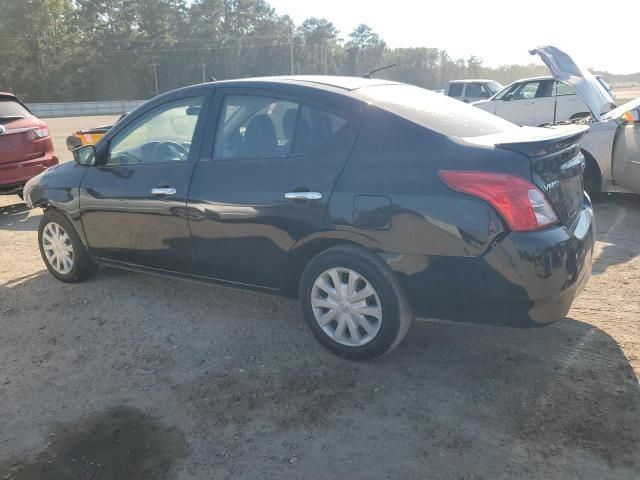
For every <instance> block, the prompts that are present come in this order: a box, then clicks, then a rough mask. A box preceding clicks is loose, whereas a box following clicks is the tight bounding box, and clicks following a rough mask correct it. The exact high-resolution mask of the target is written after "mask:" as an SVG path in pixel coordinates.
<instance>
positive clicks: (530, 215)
mask: <svg viewBox="0 0 640 480" xmlns="http://www.w3.org/2000/svg"><path fill="white" fill-rule="evenodd" d="M439 174H440V178H441V179H442V181H443V182H444V183H445V185H447V186H448V187H449V188H451V189H452V190H455V191H456V192H461V193H466V194H468V195H472V196H474V197H478V198H481V199H482V200H484V201H486V202H488V203H489V204H490V205H491V206H493V207H494V208H495V209H496V210H497V211H498V213H499V214H500V215H501V216H502V218H503V219H504V221H505V222H506V223H507V225H508V226H509V228H510V229H511V230H513V231H515V232H526V231H531V230H539V229H541V228H544V227H547V226H549V225H553V224H556V223H558V216H557V215H556V212H555V210H554V209H553V207H552V206H551V204H550V203H549V200H548V199H547V197H546V196H545V195H544V193H542V191H541V190H540V189H539V188H538V187H536V186H535V185H534V184H533V183H531V182H530V181H528V180H525V179H524V178H522V177H517V176H515V175H509V174H505V173H496V172H482V171H467V170H441V171H440V172H439Z"/></svg>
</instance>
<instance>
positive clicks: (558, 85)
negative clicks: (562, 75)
mask: <svg viewBox="0 0 640 480" xmlns="http://www.w3.org/2000/svg"><path fill="white" fill-rule="evenodd" d="M553 87H554V92H553V95H554V96H556V97H564V96H566V95H575V94H576V89H575V88H574V86H573V85H569V84H568V83H562V82H554V85H553Z"/></svg>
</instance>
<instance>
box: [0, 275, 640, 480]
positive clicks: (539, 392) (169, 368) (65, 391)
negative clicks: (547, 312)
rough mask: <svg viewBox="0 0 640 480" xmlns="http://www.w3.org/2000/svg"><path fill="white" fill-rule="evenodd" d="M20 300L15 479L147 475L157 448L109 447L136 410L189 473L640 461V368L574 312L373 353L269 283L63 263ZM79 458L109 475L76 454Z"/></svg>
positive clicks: (27, 287)
mask: <svg viewBox="0 0 640 480" xmlns="http://www.w3.org/2000/svg"><path fill="white" fill-rule="evenodd" d="M35 293H37V295H38V302H37V304H34V303H33V302H31V301H30V299H32V298H33V295H34V294H35ZM0 300H1V301H2V304H3V306H2V309H3V311H4V312H5V313H4V315H0V318H1V319H2V320H1V321H0V328H1V330H2V335H0V365H5V366H6V369H4V370H5V371H4V372H0V391H1V392H2V398H3V405H4V407H3V410H2V411H1V412H0V424H2V425H5V427H4V428H2V429H1V430H0V478H5V477H4V475H7V474H11V475H13V476H10V477H9V478H14V479H21V478H29V479H30V480H44V479H45V478H46V479H49V478H56V477H55V475H54V476H45V475H44V474H42V473H38V470H37V469H35V467H33V465H32V464H33V462H34V461H39V462H40V463H41V464H42V465H45V466H47V468H48V469H49V470H48V471H49V473H51V471H53V472H54V473H55V472H69V471H72V472H76V471H78V472H81V473H82V474H83V475H85V476H87V478H94V477H96V478H97V477H100V467H99V465H100V464H101V463H102V464H104V462H105V461H108V462H110V463H109V464H110V465H113V464H118V465H121V466H122V470H121V471H123V472H127V471H132V470H131V468H129V466H128V462H134V461H135V462H140V459H139V458H137V455H129V454H128V452H127V450H126V449H118V448H113V445H111V444H109V445H106V444H105V445H103V446H102V447H104V449H106V450H107V451H108V452H112V453H111V454H110V455H111V457H109V458H106V459H105V456H104V455H106V454H104V452H103V448H101V445H99V443H100V442H102V441H104V442H107V441H108V442H112V440H113V436H112V435H102V434H100V432H101V431H104V429H109V428H110V427H113V428H121V427H119V425H120V424H121V423H122V422H121V421H120V420H117V419H121V418H123V415H124V417H126V418H129V416H131V415H133V417H135V418H137V419H138V420H139V421H140V422H142V423H143V424H144V425H147V424H148V420H147V419H148V416H149V415H151V416H152V417H153V418H154V419H157V420H158V421H159V422H161V425H164V426H166V428H165V427H163V428H165V429H168V428H170V427H175V428H177V429H178V430H179V431H180V435H179V436H178V437H179V438H178V437H176V435H175V432H174V433H171V435H172V438H174V437H175V438H174V439H175V441H179V442H183V440H181V439H182V436H184V438H185V439H186V444H187V445H188V446H189V451H188V452H185V451H184V448H183V447H181V448H182V449H180V450H179V451H177V453H176V455H180V458H179V462H178V463H179V465H180V467H179V468H178V470H182V473H184V474H185V475H186V472H188V475H186V476H188V477H189V478H195V479H198V478H203V479H204V478H212V475H213V473H212V472H216V474H215V477H216V478H342V477H344V478H363V479H364V478H367V479H369V478H406V479H409V478H527V479H529V478H582V479H587V478H589V479H590V478H594V479H595V478H597V479H601V478H609V479H612V478H620V479H623V478H624V479H628V478H634V475H635V474H636V473H637V472H638V471H639V469H640V455H638V452H640V438H639V432H640V415H639V414H640V412H639V411H638V409H639V405H640V402H639V399H640V392H639V386H638V379H637V377H636V374H635V373H634V371H633V369H632V368H631V367H630V365H629V362H628V359H627V358H626V357H625V355H624V352H623V351H622V350H621V348H620V346H619V345H618V342H617V341H616V339H615V338H612V337H611V336H609V335H608V334H607V333H605V332H604V331H602V330H600V329H598V328H596V327H594V326H592V325H590V324H587V323H584V322H581V321H577V320H574V319H571V318H568V319H565V320H563V321H560V322H558V323H556V324H553V325H550V326H547V327H544V328H532V329H516V328H507V327H492V326H486V325H481V326H480V325H479V326H476V325H455V324H442V323H435V322H429V321H427V322H415V323H414V324H413V326H412V328H411V330H410V332H409V334H408V336H407V338H406V340H405V342H403V344H401V345H400V346H399V348H398V349H397V350H395V351H394V352H392V353H391V354H389V355H387V356H386V357H383V358H381V359H377V360H374V361H371V362H364V363H362V362H361V363H358V362H351V361H346V360H343V359H341V358H338V357H336V356H334V355H332V354H330V353H328V352H327V351H325V350H324V349H323V348H322V347H321V346H319V345H318V344H317V342H316V341H315V340H314V339H313V337H312V336H311V334H310V333H309V332H308V331H307V329H306V327H305V326H304V325H303V322H302V320H301V314H300V310H299V307H298V304H297V302H295V301H293V300H289V299H283V298H278V297H273V296H268V295H262V294H257V293H252V292H245V291H237V290H232V289H228V288H222V287H217V286H211V285H202V284H198V283H192V282H183V281H178V280H175V279H168V278H163V277H155V276H144V275H141V274H135V273H129V272H121V271H116V270H109V269H102V270H100V271H99V272H98V274H97V275H96V276H95V277H94V278H93V279H92V280H91V281H89V282H88V283H84V284H77V285H69V284H63V283H60V282H57V281H55V280H53V279H52V277H51V276H50V275H48V274H46V273H44V272H43V273H40V274H36V275H33V276H29V277H25V278H22V279H13V280H11V281H9V282H6V283H5V284H3V285H0ZM0 313H2V312H0ZM3 375H4V377H3ZM5 378H6V379H9V380H10V382H9V383H4V384H3V381H4V379H5ZM12 379H13V381H11V380H12ZM114 408H116V409H123V408H124V409H127V410H125V413H126V415H125V414H124V413H123V414H112V413H109V412H112V411H113V409H114ZM130 409H134V410H130ZM105 412H106V413H105ZM127 412H128V413H127ZM132 412H133V413H132ZM136 412H138V413H136ZM140 412H144V414H143V413H140ZM92 417H95V418H93V419H92ZM110 418H115V419H116V420H117V421H116V420H114V422H115V423H114V425H110V424H109V422H110V420H109V419H110ZM138 420H136V421H138ZM96 422H98V423H99V425H100V428H99V429H97V428H95V425H97V424H98V423H96ZM118 422H120V423H118ZM154 422H155V420H154ZM87 425H89V426H87ZM153 425H155V423H154V424H153ZM163 428H160V427H145V429H146V430H148V431H151V432H155V433H154V435H160V434H161V432H162V431H163ZM134 430H135V429H134ZM50 432H54V434H55V435H56V436H55V441H50V446H49V447H48V448H49V449H50V450H51V451H49V450H48V449H47V447H44V450H38V448H40V449H41V448H43V447H38V448H36V447H34V443H29V442H28V441H27V440H26V439H33V438H34V437H35V438H39V437H38V436H40V437H41V438H42V441H41V442H35V445H36V446H39V445H45V444H46V442H47V436H48V435H50ZM123 432H124V433H123V435H128V433H127V432H126V430H125V431H123ZM134 434H135V431H133V432H131V435H134ZM140 435H141V434H140ZM103 439H104V440H103ZM143 441H146V439H143ZM87 442H89V444H91V445H93V447H92V448H91V449H87V448H84V445H87ZM123 442H124V443H123V444H124V445H131V443H132V442H128V441H126V440H123ZM134 443H135V442H134ZM149 445H151V446H150V447H149V449H154V448H158V449H164V450H158V452H160V453H158V452H155V453H154V452H151V451H145V455H149V456H150V457H151V458H156V459H157V457H158V455H160V454H161V455H164V456H169V457H170V456H171V455H172V453H171V451H170V449H167V448H166V445H167V443H166V442H164V441H162V440H157V441H156V442H155V443H154V442H150V443H149ZM154 445H160V446H158V447H155V446H154ZM30 448H31V449H30ZM136 451H137V450H136ZM59 452H64V455H62V456H61V455H60V453H59ZM101 452H102V453H101ZM141 454H142V453H141ZM78 458H80V459H81V462H82V466H84V467H86V469H89V470H77V469H78V468H80V467H78V466H77V465H76V466H73V465H71V463H69V462H75V461H77V460H75V459H78ZM34 459H36V460H34ZM43 459H44V460H43ZM165 460H166V461H167V462H168V463H169V464H173V463H174V462H172V461H171V458H166V459H165ZM158 461H159V460H158ZM136 465H138V463H136ZM132 468H133V467H132ZM74 469H75V470H74ZM92 469H93V470H92ZM21 472H23V473H21ZM634 472H635V473H634ZM21 475H22V476H21ZM91 475H93V477H92V476H91ZM161 478H167V479H169V478H174V477H173V476H171V477H169V476H166V477H161ZM180 478H186V477H185V476H183V477H180Z"/></svg>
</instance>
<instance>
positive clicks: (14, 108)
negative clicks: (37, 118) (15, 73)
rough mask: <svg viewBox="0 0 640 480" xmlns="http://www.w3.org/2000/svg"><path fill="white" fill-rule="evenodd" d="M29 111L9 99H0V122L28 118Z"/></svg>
mask: <svg viewBox="0 0 640 480" xmlns="http://www.w3.org/2000/svg"><path fill="white" fill-rule="evenodd" d="M30 116H31V113H29V110H27V109H26V108H24V107H23V106H22V105H20V103H19V102H16V101H15V100H13V99H11V98H0V121H3V120H5V121H6V120H18V119H20V118H27V117H30Z"/></svg>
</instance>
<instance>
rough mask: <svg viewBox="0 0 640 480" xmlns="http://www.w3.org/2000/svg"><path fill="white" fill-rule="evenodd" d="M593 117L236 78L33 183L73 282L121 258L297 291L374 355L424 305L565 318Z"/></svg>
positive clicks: (331, 337) (350, 344)
mask: <svg viewBox="0 0 640 480" xmlns="http://www.w3.org/2000/svg"><path fill="white" fill-rule="evenodd" d="M584 132H585V129H584V128H583V127H575V126H569V127H566V129H543V128H522V127H517V126H516V125H513V124H511V123H509V122H507V121H504V120H501V119H499V118H498V117H495V116H493V115H490V114H489V113H486V112H483V111H481V110H479V109H477V108H474V107H471V106H468V105H465V104H463V103H461V102H458V101H456V100H452V99H449V98H447V97H445V96H443V95H438V94H435V93H432V92H429V91H426V90H423V89H420V88H417V87H413V86H409V85H404V84H399V83H394V82H389V81H385V80H371V79H364V78H340V77H288V78H284V77H283V78H262V79H252V80H236V81H224V82H216V83H209V84H202V85H197V86H192V87H187V88H183V89H180V90H176V91H173V92H170V93H167V94H165V95H161V96H159V97H157V98H155V99H153V100H151V101H149V102H147V103H146V104H144V105H143V106H141V107H140V108H138V109H137V110H136V111H134V112H132V113H131V114H129V115H128V116H127V117H126V118H125V119H124V120H122V121H121V122H119V123H118V124H117V125H116V126H115V127H114V128H113V129H112V130H110V131H109V133H108V134H107V135H106V136H105V137H104V138H103V139H102V140H101V141H100V142H99V143H98V144H97V145H96V146H95V148H94V147H93V146H84V147H81V148H79V149H78V150H76V151H75V159H76V162H75V163H67V164H62V165H59V166H57V167H53V168H51V169H49V170H48V171H46V172H45V173H43V174H42V175H40V176H38V177H36V178H35V179H33V180H32V181H30V182H29V183H28V184H27V185H26V187H25V190H24V193H25V200H26V202H27V203H28V204H29V205H30V206H32V207H42V208H44V209H45V213H44V216H43V219H42V222H41V224H40V229H39V244H40V251H41V253H42V257H43V259H44V262H45V264H46V266H47V268H48V269H49V271H50V272H51V273H52V274H53V276H55V277H56V278H58V279H60V280H62V281H68V282H77V281H81V280H84V279H86V278H87V277H88V276H89V275H90V274H91V273H93V272H94V270H95V269H96V266H97V265H98V264H103V265H108V266H114V267H123V268H130V269H136V270H145V271H150V272H156V273H164V274H171V275H177V276H181V277H187V278H194V279H201V280H207V281H214V282H224V283H227V284H231V285H236V286H241V287H247V288H260V289H264V290H269V291H274V292H280V293H284V294H286V293H289V294H295V295H297V296H298V297H299V299H300V301H301V304H302V308H303V313H304V317H305V320H306V322H307V324H308V325H309V327H310V329H311V331H312V332H313V333H314V335H315V336H316V337H317V338H318V340H319V341H320V342H321V343H322V344H324V345H325V346H326V347H327V348H329V349H331V350H332V351H334V352H336V353H338V354H340V355H343V356H346V357H350V358H361V359H362V358H371V357H375V356H379V355H383V354H385V353H387V352H389V351H390V350H392V349H393V348H394V347H395V346H396V345H397V344H398V343H399V342H400V341H401V340H402V338H403V337H404V336H405V334H406V333H407V330H408V329H409V324H410V323H411V320H412V318H413V316H414V314H415V315H419V316H425V315H438V316H440V317H441V318H442V317H444V316H447V315H450V316H451V317H452V318H454V319H455V318H458V313H461V314H463V313H464V312H466V315H463V316H464V318H465V319H468V318H469V315H468V314H469V313H471V317H477V318H478V320H481V319H484V320H483V321H485V320H486V318H489V319H496V320H497V319H502V318H506V319H508V320H511V321H522V322H528V323H529V324H532V325H536V324H538V325H539V324H545V323H549V322H552V321H554V320H558V319H560V318H562V317H563V316H564V315H565V314H566V313H567V311H568V310H569V307H570V306H571V303H572V301H573V299H574V298H575V297H576V295H577V294H578V292H579V291H580V289H581V287H582V286H584V284H585V283H586V281H587V279H588V277H589V275H590V271H591V256H592V250H593V244H594V220H593V211H592V208H591V204H590V201H589V199H588V197H587V196H586V195H585V194H584V192H583V184H582V172H583V168H584V159H583V157H582V155H581V153H580V149H579V146H578V141H579V139H580V137H581V136H582V135H583V134H584Z"/></svg>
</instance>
